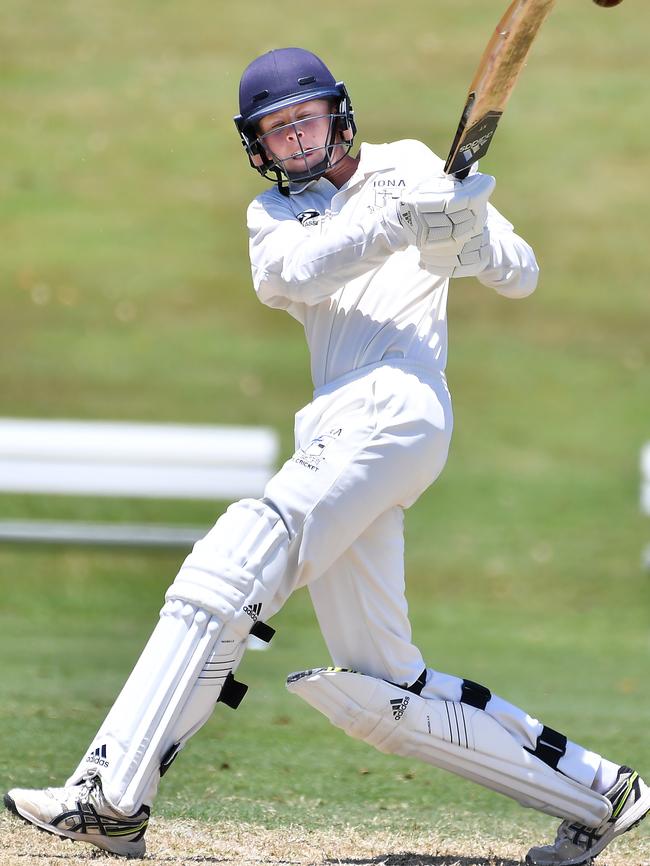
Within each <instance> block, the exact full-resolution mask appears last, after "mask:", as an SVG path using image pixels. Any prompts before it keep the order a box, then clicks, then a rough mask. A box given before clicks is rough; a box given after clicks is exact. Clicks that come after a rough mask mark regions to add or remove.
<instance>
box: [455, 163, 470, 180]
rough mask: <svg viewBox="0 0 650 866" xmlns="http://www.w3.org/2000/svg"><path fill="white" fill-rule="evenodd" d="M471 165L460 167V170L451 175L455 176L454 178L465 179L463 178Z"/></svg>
mask: <svg viewBox="0 0 650 866" xmlns="http://www.w3.org/2000/svg"><path fill="white" fill-rule="evenodd" d="M471 167H472V166H471V165H468V166H467V168H461V169H460V171H455V172H454V173H453V174H452V177H455V178H456V180H465V178H466V177H467V175H468V174H469V171H470V169H471Z"/></svg>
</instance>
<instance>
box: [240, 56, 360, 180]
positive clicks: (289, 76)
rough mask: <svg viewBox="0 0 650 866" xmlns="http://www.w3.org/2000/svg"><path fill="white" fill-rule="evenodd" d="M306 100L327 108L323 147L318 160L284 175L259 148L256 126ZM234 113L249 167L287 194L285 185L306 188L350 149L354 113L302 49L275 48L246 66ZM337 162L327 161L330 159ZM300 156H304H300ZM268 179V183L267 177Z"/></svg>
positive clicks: (340, 88)
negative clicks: (327, 126)
mask: <svg viewBox="0 0 650 866" xmlns="http://www.w3.org/2000/svg"><path fill="white" fill-rule="evenodd" d="M312 99H328V100H330V101H331V103H332V111H331V114H330V115H329V116H330V132H329V135H328V141H327V142H326V145H325V146H324V147H323V148H322V150H323V159H322V160H321V161H320V162H319V163H318V164H317V165H315V166H312V167H309V166H308V164H307V161H306V160H305V166H304V170H303V171H299V172H295V171H293V172H291V171H288V170H287V169H286V168H285V167H284V165H283V161H282V160H279V159H274V158H273V157H272V156H271V155H269V153H268V150H267V149H266V148H265V147H264V145H263V141H262V138H263V136H260V133H259V129H258V123H259V121H260V120H261V118H263V117H265V116H266V115H267V114H271V113H272V112H274V111H278V110H279V109H282V108H287V107H290V106H292V105H298V104H300V103H301V102H307V101H309V100H312ZM239 111H240V113H239V114H238V115H237V116H236V117H235V118H234V121H235V125H236V127H237V130H238V131H239V134H240V136H241V140H242V144H243V145H244V148H245V149H246V153H247V154H248V158H249V161H250V164H251V166H252V167H253V168H254V169H256V170H257V171H258V172H259V173H260V174H261V175H262V176H263V177H266V178H268V179H270V180H275V182H277V184H278V187H279V189H280V191H281V192H283V193H285V194H288V182H289V181H293V182H298V183H300V182H309V181H310V180H314V179H316V178H317V177H320V176H321V175H322V174H324V173H325V172H326V171H327V170H328V169H329V168H331V166H332V165H334V164H335V163H336V162H338V161H339V160H340V159H342V158H343V156H345V154H346V153H348V151H349V150H350V148H351V147H352V140H353V137H354V134H355V132H356V126H355V124H354V112H353V109H352V105H351V103H350V98H349V96H348V92H347V90H346V87H345V84H344V83H343V82H342V81H336V79H335V78H334V76H333V75H332V73H331V72H330V71H329V69H328V68H327V66H326V65H325V64H324V63H323V61H322V60H321V59H320V57H317V56H316V55H315V54H312V52H311V51H307V50H306V49H304V48H278V49H275V50H273V51H268V52H267V53H266V54H262V55H261V56H260V57H257V58H256V59H255V60H253V62H252V63H250V64H249V65H248V66H247V67H246V69H245V70H244V73H243V75H242V77H241V81H240V84H239ZM335 153H336V154H337V155H338V156H337V158H336V159H335V158H333V154H335ZM303 156H305V152H303ZM272 175H274V177H273V176H272Z"/></svg>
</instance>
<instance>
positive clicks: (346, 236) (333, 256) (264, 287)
mask: <svg viewBox="0 0 650 866" xmlns="http://www.w3.org/2000/svg"><path fill="white" fill-rule="evenodd" d="M247 220H248V233H249V251H250V258H251V269H252V273H253V285H254V286H255V291H256V292H257V295H258V297H259V299H260V300H261V301H262V302H263V303H265V304H267V305H268V306H270V307H280V308H283V309H287V308H288V307H289V306H290V305H291V304H292V303H302V304H307V305H312V304H318V303H320V302H321V301H323V300H325V299H326V298H327V297H329V296H330V295H332V294H334V293H335V292H336V291H338V290H339V289H340V288H341V287H342V286H343V285H344V284H345V283H346V282H348V281H349V280H351V279H353V278H354V277H358V276H360V275H361V274H364V273H366V272H368V271H370V270H372V269H373V268H374V267H376V266H378V265H380V264H382V262H383V261H384V260H385V259H386V258H387V257H388V256H389V255H390V254H391V252H392V251H394V246H393V248H392V249H391V247H390V245H389V242H388V238H387V235H386V230H385V227H384V225H383V222H382V220H381V214H380V213H369V214H367V215H366V216H364V217H362V218H361V219H360V220H358V221H356V222H354V223H350V222H347V220H343V219H341V220H337V218H336V216H335V215H334V216H332V217H330V218H329V219H326V220H323V221H322V223H320V224H317V225H313V226H303V225H302V224H301V223H300V222H299V221H298V220H297V219H296V216H295V214H294V213H293V211H292V210H291V207H290V204H289V202H287V203H286V204H285V203H284V202H279V201H277V200H276V199H274V198H271V197H270V196H269V197H258V198H256V199H255V200H254V201H253V202H252V203H251V205H250V206H249V208H248V214H247Z"/></svg>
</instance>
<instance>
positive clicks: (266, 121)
mask: <svg viewBox="0 0 650 866" xmlns="http://www.w3.org/2000/svg"><path fill="white" fill-rule="evenodd" d="M332 110H333V109H332V106H331V104H330V101H329V100H328V99H310V100H309V101H308V102H301V103H299V104H298V105H290V106H288V107H287V108H281V109H279V110H278V111H273V112H272V113H271V114H267V115H266V116H265V117H263V118H261V120H260V122H259V124H258V131H259V140H260V141H261V143H262V146H263V147H264V149H265V151H266V153H267V156H268V157H269V159H271V160H273V161H274V162H280V163H281V164H282V165H283V167H284V169H285V170H286V171H287V172H289V173H294V174H302V173H304V172H305V170H306V169H309V168H313V167H314V166H315V165H318V163H320V162H322V161H323V159H325V157H326V155H327V154H326V150H325V148H326V146H327V144H328V143H329V142H328V138H329V135H330V123H331V113H332Z"/></svg>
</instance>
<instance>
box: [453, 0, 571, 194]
mask: <svg viewBox="0 0 650 866" xmlns="http://www.w3.org/2000/svg"><path fill="white" fill-rule="evenodd" d="M554 3H555V0H513V2H512V3H511V4H510V6H509V7H508V8H507V10H506V12H505V14H504V15H503V17H502V18H501V20H500V21H499V23H498V24H497V27H496V30H495V31H494V34H493V36H492V38H491V39H490V41H489V42H488V45H487V48H486V49H485V51H484V52H483V57H482V58H481V62H480V63H479V65H478V68H477V70H476V73H475V75H474V78H473V79H472V83H471V84H470V88H469V94H468V96H467V102H466V103H465V108H464V109H463V113H462V115H461V118H460V123H459V124H458V130H457V132H456V136H455V138H454V142H453V144H452V146H451V150H450V151H449V156H448V157H447V162H446V163H445V172H446V173H447V174H453V175H455V176H456V177H460V178H462V177H466V176H467V174H468V172H469V169H470V167H471V166H472V164H473V163H475V162H476V161H477V160H478V159H480V158H481V157H482V156H484V155H485V153H486V152H487V149H488V147H489V146H490V143H491V141H492V138H493V136H494V133H495V132H496V128H497V124H498V123H499V120H500V118H501V115H502V114H503V110H504V108H505V106H506V103H507V101H508V98H509V97H510V94H511V93H512V90H513V88H514V86H515V84H516V82H517V78H518V77H519V73H520V72H521V70H522V69H523V67H524V64H525V63H526V58H527V57H528V52H529V51H530V47H531V45H532V44H533V41H534V39H535V37H536V36H537V33H538V31H539V28H540V27H541V26H542V24H543V23H544V20H545V19H546V17H547V15H548V14H549V12H550V11H551V9H552V8H553V5H554Z"/></svg>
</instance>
